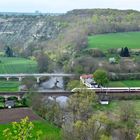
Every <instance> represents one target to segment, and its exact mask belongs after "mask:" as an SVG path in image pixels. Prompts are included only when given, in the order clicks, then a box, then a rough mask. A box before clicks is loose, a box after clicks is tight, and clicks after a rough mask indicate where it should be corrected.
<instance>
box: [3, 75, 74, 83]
mask: <svg viewBox="0 0 140 140" xmlns="http://www.w3.org/2000/svg"><path fill="white" fill-rule="evenodd" d="M74 76H75V74H66V73H33V74H27V73H24V74H23V73H20V74H0V78H5V79H6V80H7V81H8V80H9V79H10V78H17V79H18V80H19V81H22V79H23V78H26V77H35V78H36V81H37V83H39V82H40V78H41V77H74Z"/></svg>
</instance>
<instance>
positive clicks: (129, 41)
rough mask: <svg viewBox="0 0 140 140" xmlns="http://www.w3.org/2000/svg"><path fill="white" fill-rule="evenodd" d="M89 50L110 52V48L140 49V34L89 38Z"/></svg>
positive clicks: (118, 34)
mask: <svg viewBox="0 0 140 140" xmlns="http://www.w3.org/2000/svg"><path fill="white" fill-rule="evenodd" d="M88 46H89V48H99V49H101V50H104V51H106V50H108V49H110V48H122V47H128V48H130V49H139V48H140V32H124V33H109V34H101V35H94V36H89V37H88Z"/></svg>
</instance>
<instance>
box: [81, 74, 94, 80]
mask: <svg viewBox="0 0 140 140" xmlns="http://www.w3.org/2000/svg"><path fill="white" fill-rule="evenodd" d="M81 77H82V78H83V79H88V78H93V75H92V74H88V75H86V74H85V75H81Z"/></svg>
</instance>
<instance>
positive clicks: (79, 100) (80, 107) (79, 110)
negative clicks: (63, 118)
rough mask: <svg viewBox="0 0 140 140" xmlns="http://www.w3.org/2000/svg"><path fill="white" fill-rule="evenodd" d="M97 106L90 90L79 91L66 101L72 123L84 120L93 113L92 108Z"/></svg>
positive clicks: (93, 94)
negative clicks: (71, 116)
mask: <svg viewBox="0 0 140 140" xmlns="http://www.w3.org/2000/svg"><path fill="white" fill-rule="evenodd" d="M96 104H97V96H96V94H95V93H94V92H93V91H91V90H79V91H78V92H77V93H75V94H74V95H72V96H70V98H69V100H68V109H69V111H70V112H72V115H73V121H74V122H75V121H76V120H78V119H80V120H86V119H87V118H88V117H89V116H90V115H91V113H92V111H93V106H94V105H96Z"/></svg>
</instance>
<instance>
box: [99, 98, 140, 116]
mask: <svg viewBox="0 0 140 140" xmlns="http://www.w3.org/2000/svg"><path fill="white" fill-rule="evenodd" d="M122 103H123V104H128V103H130V104H133V106H134V108H135V111H136V112H137V115H138V117H140V100H128V101H127V100H114V101H111V102H110V103H109V104H108V105H101V104H100V105H98V106H97V109H98V110H100V111H111V112H112V113H114V114H119V113H120V110H121V106H122Z"/></svg>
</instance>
